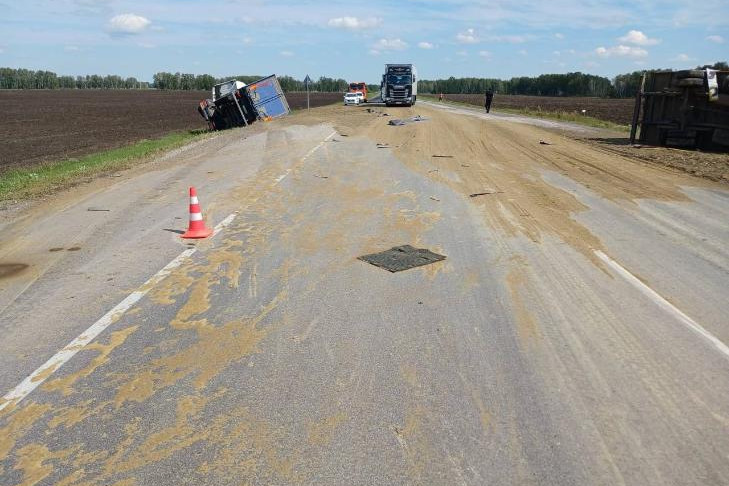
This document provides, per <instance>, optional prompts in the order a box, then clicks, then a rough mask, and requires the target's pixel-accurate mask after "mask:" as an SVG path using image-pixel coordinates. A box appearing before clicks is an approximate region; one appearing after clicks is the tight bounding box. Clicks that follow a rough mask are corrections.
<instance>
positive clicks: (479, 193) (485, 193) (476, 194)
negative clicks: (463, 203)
mask: <svg viewBox="0 0 729 486" xmlns="http://www.w3.org/2000/svg"><path fill="white" fill-rule="evenodd" d="M503 193H504V191H484V192H474V193H473V194H469V195H468V197H478V196H488V195H489V194H503Z"/></svg>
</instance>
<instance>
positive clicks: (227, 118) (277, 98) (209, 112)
mask: <svg viewBox="0 0 729 486" xmlns="http://www.w3.org/2000/svg"><path fill="white" fill-rule="evenodd" d="M211 95H212V98H210V99H206V100H202V101H201V102H200V104H199V105H198V108H197V110H198V112H199V113H200V115H201V116H202V117H203V118H204V119H205V121H207V122H208V126H209V127H210V129H211V130H225V129H226V128H232V127H239V126H248V125H250V124H251V123H253V122H255V121H256V120H265V121H268V120H271V119H273V118H277V117H280V116H284V115H287V114H289V112H290V111H291V110H290V109H289V104H288V102H287V101H286V96H284V94H283V90H282V89H281V85H280V84H279V82H278V79H276V75H275V74H272V75H270V76H266V77H265V78H262V79H259V80H258V81H256V82H254V83H251V84H248V85H246V84H245V83H244V82H242V81H238V80H236V79H232V80H230V81H226V82H224V83H220V84H216V85H215V86H213V89H212V93H211Z"/></svg>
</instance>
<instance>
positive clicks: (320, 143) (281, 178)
mask: <svg viewBox="0 0 729 486" xmlns="http://www.w3.org/2000/svg"><path fill="white" fill-rule="evenodd" d="M336 134H337V132H336V130H335V131H333V132H332V133H330V134H329V135H327V138H325V139H324V140H322V141H321V142H319V143H318V144H317V145H316V146H315V147H314V148H313V149H311V150H309V151H308V152H307V153H306V155H304V156H303V157H302V158H301V161H302V162H303V161H305V160H306V159H308V158H309V157H311V155H312V154H313V153H314V152H316V151H317V150H319V149H320V148H321V146H322V145H324V144H325V143H326V142H327V141H329V139H330V138H332V137H333V136H334V135H336ZM290 173H291V169H287V170H286V172H284V173H283V174H281V175H280V176H278V177H277V178H276V182H274V183H273V185H274V186H275V185H276V184H278V183H279V182H281V181H282V180H284V179H285V178H286V176H287V175H289V174H290Z"/></svg>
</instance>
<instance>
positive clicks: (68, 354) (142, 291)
mask: <svg viewBox="0 0 729 486" xmlns="http://www.w3.org/2000/svg"><path fill="white" fill-rule="evenodd" d="M236 216H237V213H232V214H230V215H228V217H226V218H225V219H224V220H222V221H221V222H220V223H218V224H217V225H216V226H215V228H214V230H213V236H215V235H217V234H218V233H219V232H220V231H221V230H222V229H223V228H225V227H226V226H228V225H229V224H230V223H231V222H232V221H233V220H234V219H235V217H236ZM196 251H197V248H188V249H187V250H185V251H183V252H182V253H180V254H179V255H177V257H175V259H174V260H172V261H171V262H170V263H168V264H167V265H165V267H164V268H163V269H162V270H160V271H159V272H157V273H156V274H154V275H153V276H152V277H151V278H150V279H149V280H147V281H146V282H144V283H143V284H142V285H141V286H140V287H139V288H138V289H137V290H135V291H134V292H132V293H131V294H129V295H128V296H127V297H126V298H125V299H124V300H122V301H121V302H119V303H118V304H117V305H116V306H114V308H113V309H111V310H110V311H109V312H107V313H106V314H104V315H103V316H102V317H101V318H100V319H99V320H98V321H96V322H95V323H93V324H92V325H91V327H89V328H88V329H86V330H85V331H84V332H82V333H81V335H79V336H78V337H77V338H76V339H74V340H73V341H71V342H70V343H68V344H67V345H66V346H65V347H64V348H63V349H61V350H60V351H59V352H57V353H56V354H54V355H53V356H52V357H51V358H50V359H49V360H48V361H46V362H45V363H44V364H43V365H41V366H40V367H39V368H38V369H37V370H35V371H34V372H33V373H31V374H30V376H28V377H27V378H26V379H24V380H23V381H21V382H20V383H19V384H18V385H17V386H16V387H15V388H13V389H12V390H10V391H9V392H7V393H6V394H5V396H3V397H2V400H0V412H1V411H2V410H3V409H5V407H7V406H9V405H11V404H12V405H17V404H18V402H20V401H21V400H22V399H23V398H25V397H26V396H28V394H29V393H30V392H32V391H33V390H35V389H36V388H37V387H38V386H39V385H40V384H41V383H43V382H44V381H46V380H47V379H48V378H49V377H50V376H51V375H52V374H53V373H55V372H56V371H57V370H58V369H59V368H60V367H61V366H63V365H64V364H65V363H66V362H67V361H68V360H70V359H71V358H73V357H74V356H75V355H76V353H78V352H79V351H81V350H82V349H83V348H84V347H85V346H86V345H87V344H89V343H90V342H91V341H93V340H94V339H95V338H96V337H97V336H98V335H99V334H101V333H102V332H103V331H104V329H106V328H107V327H109V326H110V325H112V324H114V323H115V322H117V321H118V320H119V319H120V318H121V317H122V316H123V315H124V313H125V312H126V311H128V310H129V309H130V308H131V307H132V306H133V305H134V304H136V303H137V302H139V300H140V299H141V298H142V297H144V296H145V295H146V294H147V293H148V292H149V291H150V290H151V289H152V288H153V287H154V286H155V285H157V284H158V283H159V282H161V281H162V280H164V279H165V277H167V276H168V275H169V274H170V273H172V270H174V269H175V268H177V267H179V266H180V265H182V263H184V261H185V260H187V259H188V258H190V257H191V256H192V255H193V254H194V253H195V252H196Z"/></svg>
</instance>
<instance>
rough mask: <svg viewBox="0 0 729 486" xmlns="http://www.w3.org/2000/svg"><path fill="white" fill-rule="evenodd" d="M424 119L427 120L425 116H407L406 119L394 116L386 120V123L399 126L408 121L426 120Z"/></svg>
mask: <svg viewBox="0 0 729 486" xmlns="http://www.w3.org/2000/svg"><path fill="white" fill-rule="evenodd" d="M426 120H427V118H425V117H424V116H420V115H415V116H413V117H410V118H407V119H401V118H394V119H392V120H390V121H389V122H387V124H388V125H394V126H397V127H401V126H403V125H407V124H408V123H410V122H421V121H426Z"/></svg>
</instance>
